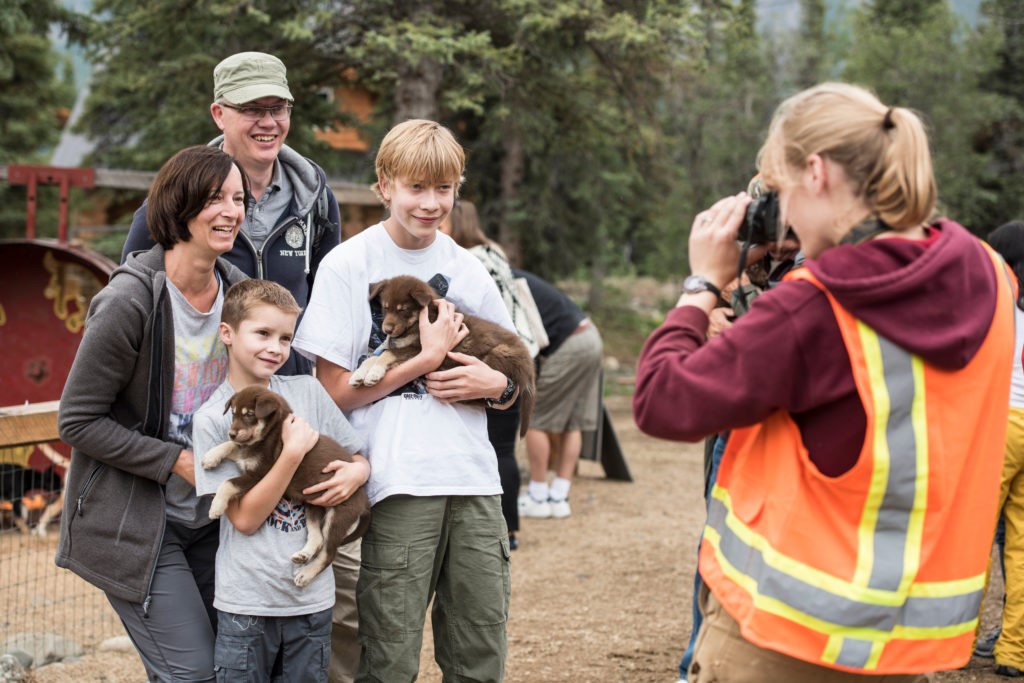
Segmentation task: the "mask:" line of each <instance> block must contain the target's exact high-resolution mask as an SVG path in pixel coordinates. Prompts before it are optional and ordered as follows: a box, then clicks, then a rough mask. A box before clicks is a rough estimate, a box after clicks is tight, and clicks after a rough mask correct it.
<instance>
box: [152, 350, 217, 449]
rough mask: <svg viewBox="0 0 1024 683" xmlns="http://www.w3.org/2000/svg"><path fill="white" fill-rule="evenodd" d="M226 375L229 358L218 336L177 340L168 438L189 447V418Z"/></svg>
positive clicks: (190, 425) (190, 418)
mask: <svg viewBox="0 0 1024 683" xmlns="http://www.w3.org/2000/svg"><path fill="white" fill-rule="evenodd" d="M227 373H228V357H227V350H226V349H225V347H224V342H222V341H221V340H220V335H219V334H216V333H215V334H212V335H208V336H203V337H192V338H182V337H179V338H178V339H177V340H176V341H175V345H174V388H173V389H172V391H171V416H170V422H169V426H168V434H167V437H168V439H169V440H170V441H171V442H173V443H176V444H178V445H180V446H182V447H184V448H188V449H191V448H192V415H193V413H195V411H197V410H198V409H199V407H200V406H201V405H203V403H205V402H206V399H208V398H210V396H211V395H212V394H213V392H214V391H216V390H217V387H219V386H220V385H221V383H222V382H223V381H224V378H225V377H227Z"/></svg>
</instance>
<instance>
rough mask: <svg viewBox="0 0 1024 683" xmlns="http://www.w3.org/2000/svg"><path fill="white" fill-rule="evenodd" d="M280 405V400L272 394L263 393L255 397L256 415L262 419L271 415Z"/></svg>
mask: <svg viewBox="0 0 1024 683" xmlns="http://www.w3.org/2000/svg"><path fill="white" fill-rule="evenodd" d="M280 407H281V402H280V401H279V400H278V398H277V396H274V395H273V394H264V395H263V396H260V397H259V398H258V399H256V417H258V418H259V419H261V420H262V419H263V418H265V417H267V416H268V415H273V414H274V413H276V412H277V409H278V408H280Z"/></svg>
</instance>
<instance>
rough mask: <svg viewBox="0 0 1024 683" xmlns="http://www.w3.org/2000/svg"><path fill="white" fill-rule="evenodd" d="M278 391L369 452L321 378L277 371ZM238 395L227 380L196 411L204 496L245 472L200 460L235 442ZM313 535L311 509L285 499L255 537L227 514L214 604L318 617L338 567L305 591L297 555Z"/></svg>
mask: <svg viewBox="0 0 1024 683" xmlns="http://www.w3.org/2000/svg"><path fill="white" fill-rule="evenodd" d="M270 390H271V391H275V392H277V393H279V394H281V396H283V397H284V399H285V400H286V401H288V405H289V406H291V409H292V410H293V411H294V412H295V414H296V415H298V416H299V417H301V418H302V419H304V420H305V421H306V422H308V423H309V424H310V426H311V427H313V429H315V430H317V431H318V432H320V433H321V434H324V435H326V436H329V437H331V438H332V439H334V440H335V441H337V442H338V443H340V444H341V445H342V446H344V447H345V448H347V449H348V451H349V452H350V453H359V454H362V453H363V439H362V437H360V436H359V434H358V433H357V432H356V431H355V430H354V429H352V427H351V426H350V425H349V424H348V422H347V421H346V420H345V417H344V416H343V415H342V414H341V411H340V410H338V406H337V405H336V404H335V403H334V400H333V399H332V398H331V397H330V396H329V395H328V394H327V390H326V389H324V388H323V386H321V385H320V383H319V382H317V381H316V380H315V379H313V378H312V377H310V376H309V375H295V376H280V375H274V376H273V377H271V378H270ZM234 393H235V390H234V389H233V388H232V387H231V384H230V383H228V382H226V381H225V382H224V383H223V384H221V385H220V387H219V388H218V389H217V391H216V392H214V393H213V395H212V396H210V398H209V400H208V401H207V402H206V403H204V404H203V407H202V408H200V409H199V411H198V412H197V413H196V419H195V445H196V450H195V455H196V462H195V467H196V491H197V492H198V493H199V495H201V496H211V495H212V494H214V493H216V491H217V487H218V486H220V484H221V483H222V482H224V481H227V480H228V479H231V478H232V477H236V476H238V474H239V473H240V470H239V468H238V465H237V464H235V463H234V462H233V461H231V460H225V461H224V462H222V463H221V464H220V465H218V466H217V467H215V468H213V469H212V470H205V469H203V467H202V465H201V464H200V460H201V459H202V457H203V455H205V454H206V452H207V451H208V450H210V449H211V448H213V447H214V446H217V445H219V444H222V443H224V442H225V441H227V439H228V430H229V429H230V428H231V413H230V412H228V413H227V414H225V413H224V405H225V404H226V403H227V400H228V399H229V398H231V396H233V395H234ZM206 509H207V510H208V509H209V505H207V506H206ZM306 533H307V532H306V506H305V505H304V504H302V503H298V504H295V505H293V504H292V503H290V502H289V501H287V500H285V499H284V498H282V499H281V500H280V501H279V502H278V504H277V507H276V508H274V511H273V512H272V513H270V516H269V517H267V520H266V522H265V523H264V524H263V525H262V526H261V527H260V528H259V529H258V530H257V531H256V532H255V533H253V534H251V535H246V534H243V533H242V532H241V531H238V530H237V529H235V527H234V525H232V524H231V520H229V519H228V518H227V516H226V515H225V516H224V517H222V518H221V520H220V546H219V547H218V548H217V565H216V572H215V576H216V581H215V583H216V587H215V592H214V598H213V606H214V607H216V608H217V609H219V610H221V611H222V612H231V613H232V614H250V615H255V616H264V617H290V616H298V615H301V614H314V613H316V612H320V611H322V610H325V609H328V608H330V607H331V606H332V605H334V572H333V571H332V570H331V568H330V567H328V568H327V569H325V570H324V571H322V572H320V573H319V574H317V576H316V578H314V579H313V581H312V582H311V583H310V584H309V585H308V586H306V587H305V588H299V587H298V586H296V585H295V582H294V581H293V578H292V577H293V575H294V573H295V571H296V570H297V569H298V568H299V565H296V564H294V563H293V562H292V561H291V556H292V555H294V554H295V553H297V552H298V551H299V550H300V549H301V548H302V546H303V545H305V543H306Z"/></svg>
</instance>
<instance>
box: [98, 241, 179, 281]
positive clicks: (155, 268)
mask: <svg viewBox="0 0 1024 683" xmlns="http://www.w3.org/2000/svg"><path fill="white" fill-rule="evenodd" d="M165 253H166V251H165V250H164V248H163V247H162V246H160V245H159V244H154V245H153V247H152V248H150V249H147V250H146V251H136V252H133V253H131V254H129V255H128V258H126V259H125V261H124V263H122V264H121V265H120V266H118V267H117V268H115V269H114V272H112V273H111V274H110V279H111V280H113V279H114V278H115V277H134V278H136V279H138V280H139V281H141V282H142V283H143V284H144V285H145V286H146V287H147V288H152V289H153V291H159V290H160V289H161V288H163V286H164V281H165V280H166V279H167V272H166V270H165V268H164V254H165Z"/></svg>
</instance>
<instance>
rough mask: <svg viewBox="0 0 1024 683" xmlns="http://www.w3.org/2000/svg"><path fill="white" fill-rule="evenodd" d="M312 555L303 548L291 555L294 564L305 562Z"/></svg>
mask: <svg viewBox="0 0 1024 683" xmlns="http://www.w3.org/2000/svg"><path fill="white" fill-rule="evenodd" d="M310 557H312V554H311V553H307V552H306V550H305V548H303V549H302V550H300V551H299V552H297V553H295V554H294V555H292V562H294V563H295V564H306V563H307V562H309V558H310Z"/></svg>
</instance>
